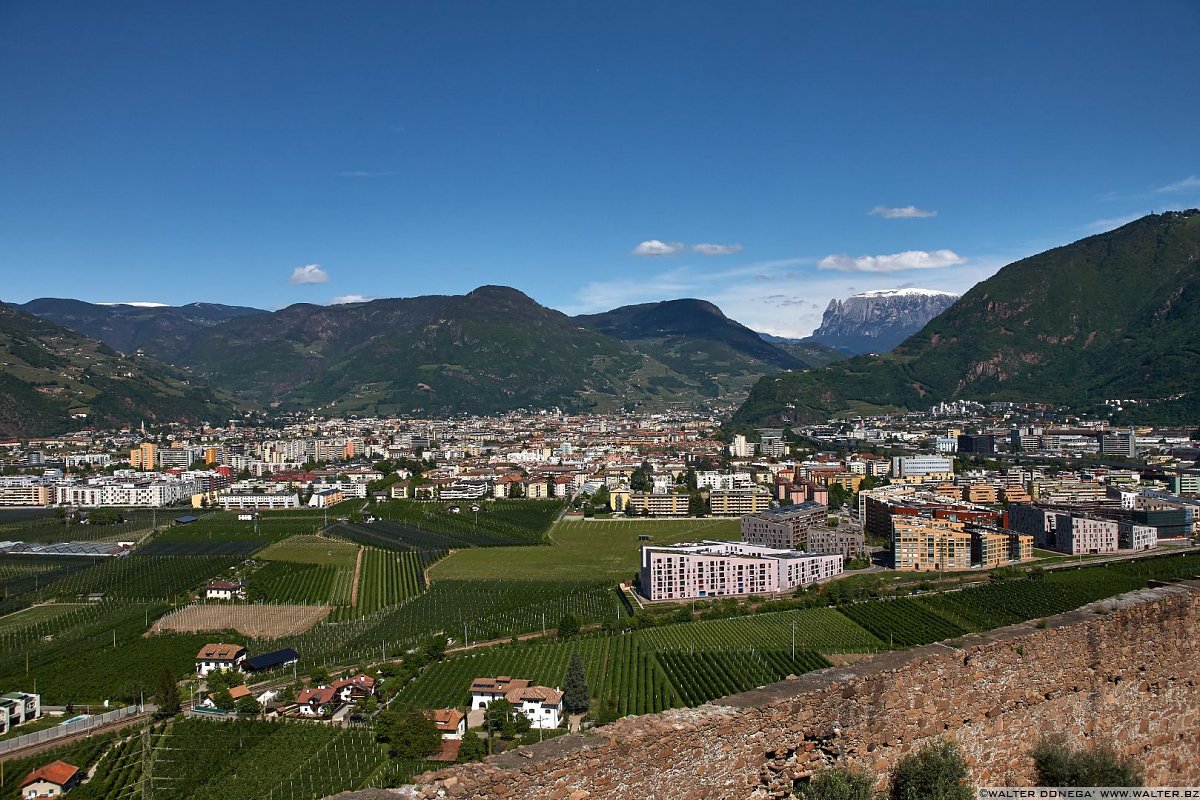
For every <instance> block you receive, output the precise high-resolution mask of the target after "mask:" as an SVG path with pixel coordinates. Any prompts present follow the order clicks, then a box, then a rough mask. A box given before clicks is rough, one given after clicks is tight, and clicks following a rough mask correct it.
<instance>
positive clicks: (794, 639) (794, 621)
mask: <svg viewBox="0 0 1200 800" xmlns="http://www.w3.org/2000/svg"><path fill="white" fill-rule="evenodd" d="M795 660H796V620H792V661H795Z"/></svg>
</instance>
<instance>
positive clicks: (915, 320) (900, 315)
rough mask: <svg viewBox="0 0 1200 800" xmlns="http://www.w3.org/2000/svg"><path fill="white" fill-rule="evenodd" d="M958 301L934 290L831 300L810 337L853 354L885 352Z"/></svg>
mask: <svg viewBox="0 0 1200 800" xmlns="http://www.w3.org/2000/svg"><path fill="white" fill-rule="evenodd" d="M957 299H958V297H957V296H956V295H952V294H948V293H946V292H938V291H934V290H932V289H880V290H877V291H872V292H863V293H862V294H856V295H854V296H852V297H847V298H846V299H845V300H830V301H829V306H828V308H826V309H825V315H824V317H822V319H821V327H819V328H817V329H816V330H815V331H813V335H812V337H811V338H812V339H815V340H816V341H818V342H821V343H822V344H826V345H829V346H830V347H842V348H846V349H848V350H851V351H852V352H854V353H886V352H887V351H888V350H891V349H892V348H893V347H895V346H896V345H898V344H900V343H901V342H902V341H904V340H905V339H907V338H908V337H909V336H912V335H913V334H914V333H916V332H917V331H919V330H921V328H923V327H925V324H926V323H927V322H929V320H931V319H933V318H934V317H936V316H937V315H938V314H940V313H942V312H943V311H945V310H946V309H947V308H949V307H950V306H951V305H953V304H954V301H955V300H957Z"/></svg>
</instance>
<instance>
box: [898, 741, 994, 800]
mask: <svg viewBox="0 0 1200 800" xmlns="http://www.w3.org/2000/svg"><path fill="white" fill-rule="evenodd" d="M974 796H975V792H974V791H973V790H972V789H971V775H970V772H969V771H968V770H967V762H966V761H965V760H964V759H963V757H962V753H960V752H959V751H958V748H957V747H955V746H954V745H953V744H951V743H950V742H947V741H946V740H945V739H939V740H937V741H936V742H933V743H932V744H927V745H925V746H924V747H922V748H921V749H920V750H918V751H917V752H915V753H910V754H909V755H907V756H905V757H904V758H902V759H900V763H898V764H896V766H895V768H894V769H893V770H892V774H891V789H890V791H889V792H888V797H890V798H891V800H970V798H973V797H974Z"/></svg>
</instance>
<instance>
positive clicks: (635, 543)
mask: <svg viewBox="0 0 1200 800" xmlns="http://www.w3.org/2000/svg"><path fill="white" fill-rule="evenodd" d="M643 534H645V535H649V536H650V537H651V539H650V540H649V541H640V540H639V539H638V536H639V535H643ZM740 537H741V528H740V523H739V521H738V520H736V519H679V520H675V519H672V520H633V519H624V520H611V521H610V520H563V521H562V522H559V523H558V524H556V525H555V526H554V527H553V528H551V529H550V533H549V540H550V545H549V546H548V547H547V546H543V547H505V548H488V549H473V550H456V551H455V552H453V553H451V554H450V555H449V556H448V557H446V558H444V559H442V560H441V561H439V562H438V563H436V564H434V565H433V566H432V567H430V568H429V580H430V581H431V582H437V581H439V580H451V579H453V580H488V579H497V578H513V579H523V580H556V581H559V580H561V581H567V580H575V581H597V580H606V581H611V582H613V583H617V582H619V581H626V580H632V579H633V576H634V575H635V574H636V573H637V570H638V558H639V555H640V552H641V551H640V549H639V548H640V546H642V545H647V544H675V543H678V542H692V541H697V540H700V539H739V538H740Z"/></svg>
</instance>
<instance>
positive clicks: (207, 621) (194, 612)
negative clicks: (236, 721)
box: [0, 604, 333, 640]
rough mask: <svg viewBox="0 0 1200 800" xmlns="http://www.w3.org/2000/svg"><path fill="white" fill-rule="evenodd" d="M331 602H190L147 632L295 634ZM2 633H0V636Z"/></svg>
mask: <svg viewBox="0 0 1200 800" xmlns="http://www.w3.org/2000/svg"><path fill="white" fill-rule="evenodd" d="M331 611H333V608H332V606H315V605H314V606H298V605H225V604H220V605H204V604H193V605H190V606H187V607H185V608H181V609H179V610H178V611H173V612H171V613H170V614H167V615H166V616H163V617H160V618H159V619H158V620H157V621H155V623H154V624H153V625H152V626H151V627H150V631H151V633H168V632H173V633H200V632H202V631H230V630H232V631H237V632H238V633H240V634H241V635H242V636H245V637H246V638H247V639H263V640H269V639H279V638H282V637H284V636H295V635H297V634H301V633H304V632H305V631H307V630H309V629H310V628H312V627H313V626H314V625H317V624H318V623H320V622H321V621H322V620H324V619H325V618H326V617H328V616H329V612H331ZM2 636H3V634H0V638H2Z"/></svg>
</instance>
